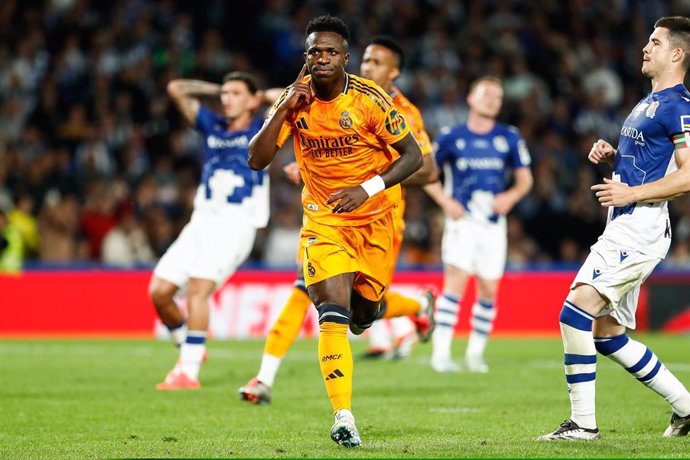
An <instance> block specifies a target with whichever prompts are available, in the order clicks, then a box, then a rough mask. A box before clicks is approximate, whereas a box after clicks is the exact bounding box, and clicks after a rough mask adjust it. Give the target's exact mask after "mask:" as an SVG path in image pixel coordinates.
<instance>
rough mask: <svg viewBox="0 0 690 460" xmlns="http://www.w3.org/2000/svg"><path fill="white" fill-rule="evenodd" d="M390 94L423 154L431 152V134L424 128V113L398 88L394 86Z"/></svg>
mask: <svg viewBox="0 0 690 460" xmlns="http://www.w3.org/2000/svg"><path fill="white" fill-rule="evenodd" d="M390 96H391V98H392V99H393V104H394V105H395V107H396V108H397V109H398V110H399V111H400V113H401V114H402V116H403V117H405V120H407V123H408V124H409V125H410V131H412V134H414V137H415V139H417V143H418V144H419V148H420V149H421V150H422V155H429V154H430V153H431V139H429V135H428V134H427V133H426V130H425V129H424V120H422V113H421V112H420V111H419V109H418V108H417V106H416V105H414V104H413V103H412V102H410V100H409V99H408V98H406V97H405V95H404V94H403V93H401V92H400V90H399V89H398V88H395V87H393V92H392V93H391V95H390Z"/></svg>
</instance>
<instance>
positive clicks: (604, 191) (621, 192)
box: [591, 178, 637, 208]
mask: <svg viewBox="0 0 690 460" xmlns="http://www.w3.org/2000/svg"><path fill="white" fill-rule="evenodd" d="M591 188H592V190H594V191H595V192H596V196H597V200H599V204H601V205H602V206H603V207H605V208H609V207H611V206H625V205H628V204H630V203H634V202H635V201H637V200H636V198H635V192H634V190H633V189H632V188H631V187H630V186H629V185H628V184H625V183H623V182H617V181H614V180H611V179H606V178H604V183H603V184H596V185H593V186H592V187H591Z"/></svg>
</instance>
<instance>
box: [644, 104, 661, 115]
mask: <svg viewBox="0 0 690 460" xmlns="http://www.w3.org/2000/svg"><path fill="white" fill-rule="evenodd" d="M658 107H659V101H654V102H652V103H651V104H649V107H647V111H646V112H645V113H644V114H645V115H647V116H648V117H649V118H654V114H655V113H656V109H657V108H658Z"/></svg>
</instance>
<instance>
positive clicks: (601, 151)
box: [587, 139, 616, 165]
mask: <svg viewBox="0 0 690 460" xmlns="http://www.w3.org/2000/svg"><path fill="white" fill-rule="evenodd" d="M615 154H616V149H614V148H613V146H612V145H611V144H609V143H608V142H606V141H605V140H603V139H599V140H598V141H596V142H595V143H594V144H592V148H591V149H590V151H589V155H587V158H588V159H589V161H591V162H592V163H594V164H595V165H596V164H599V163H600V162H602V161H604V162H610V161H611V159H612V158H613V157H614V155H615Z"/></svg>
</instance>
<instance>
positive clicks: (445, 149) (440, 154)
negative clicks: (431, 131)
mask: <svg viewBox="0 0 690 460" xmlns="http://www.w3.org/2000/svg"><path fill="white" fill-rule="evenodd" d="M435 143H436V154H435V159H436V164H437V165H438V166H439V167H442V166H443V164H444V163H445V162H447V161H448V160H449V159H450V157H451V154H452V151H451V149H450V146H451V145H452V144H451V141H450V133H449V132H446V133H443V134H441V135H440V136H439V137H438V138H437V139H436V142H435Z"/></svg>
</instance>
